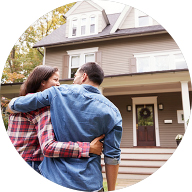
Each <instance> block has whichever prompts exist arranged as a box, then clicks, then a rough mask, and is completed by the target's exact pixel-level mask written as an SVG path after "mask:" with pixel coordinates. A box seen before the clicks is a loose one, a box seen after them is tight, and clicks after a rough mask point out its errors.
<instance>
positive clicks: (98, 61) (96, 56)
mask: <svg viewBox="0 0 192 192" xmlns="http://www.w3.org/2000/svg"><path fill="white" fill-rule="evenodd" d="M101 60H102V58H101V51H98V52H96V53H95V62H97V63H98V64H99V65H100V66H101V67H102V62H101Z"/></svg>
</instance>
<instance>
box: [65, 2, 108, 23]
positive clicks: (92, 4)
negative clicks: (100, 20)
mask: <svg viewBox="0 0 192 192" xmlns="http://www.w3.org/2000/svg"><path fill="white" fill-rule="evenodd" d="M83 3H88V4H89V5H91V6H93V7H94V8H95V9H97V10H98V11H101V12H102V15H103V17H104V19H105V21H106V23H107V24H109V20H108V18H107V15H106V12H105V10H104V9H103V8H102V7H100V6H99V5H97V4H96V3H94V2H93V1H91V0H84V1H78V2H77V3H76V4H75V5H74V6H73V7H72V8H71V9H70V10H69V11H68V12H67V13H66V14H65V15H64V17H66V18H67V17H69V16H70V15H71V14H73V12H74V11H75V10H76V9H78V8H79V7H80V6H81V5H82V4H83Z"/></svg>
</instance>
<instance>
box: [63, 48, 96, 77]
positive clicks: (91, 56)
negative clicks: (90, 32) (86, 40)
mask: <svg viewBox="0 0 192 192" xmlns="http://www.w3.org/2000/svg"><path fill="white" fill-rule="evenodd" d="M96 52H98V47H93V48H87V49H77V50H71V51H67V53H68V55H69V56H70V57H69V58H70V59H69V63H70V64H69V78H74V75H75V73H76V71H77V69H78V68H79V67H80V66H81V65H83V64H84V63H87V62H95V53H96Z"/></svg>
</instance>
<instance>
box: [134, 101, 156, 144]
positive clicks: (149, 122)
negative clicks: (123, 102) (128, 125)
mask: <svg viewBox="0 0 192 192" xmlns="http://www.w3.org/2000/svg"><path fill="white" fill-rule="evenodd" d="M136 128H137V146H156V142H155V122H154V105H153V104H150V105H136Z"/></svg>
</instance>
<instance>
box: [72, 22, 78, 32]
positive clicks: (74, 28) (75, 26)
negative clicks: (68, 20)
mask: <svg viewBox="0 0 192 192" xmlns="http://www.w3.org/2000/svg"><path fill="white" fill-rule="evenodd" d="M76 35H77V19H75V20H73V21H72V36H76Z"/></svg>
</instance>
